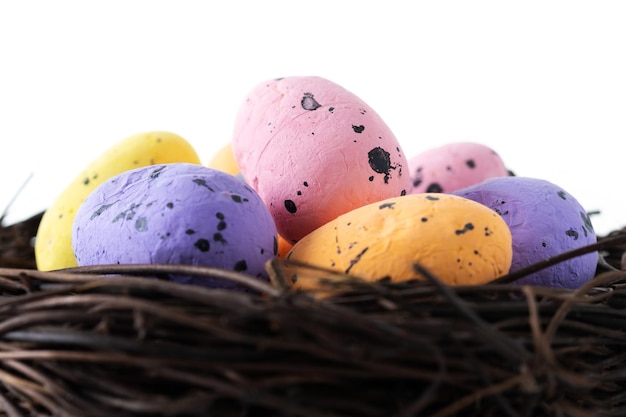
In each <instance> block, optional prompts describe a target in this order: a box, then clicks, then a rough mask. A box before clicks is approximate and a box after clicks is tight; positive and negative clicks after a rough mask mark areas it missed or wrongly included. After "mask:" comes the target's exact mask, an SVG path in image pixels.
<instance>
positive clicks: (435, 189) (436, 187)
mask: <svg viewBox="0 0 626 417" xmlns="http://www.w3.org/2000/svg"><path fill="white" fill-rule="evenodd" d="M426 192H427V193H442V192H443V188H442V187H441V185H440V184H438V183H436V182H433V183H432V184H430V185H429V186H428V188H427V189H426Z"/></svg>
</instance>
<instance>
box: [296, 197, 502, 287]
mask: <svg viewBox="0 0 626 417" xmlns="http://www.w3.org/2000/svg"><path fill="white" fill-rule="evenodd" d="M286 259H287V260H292V261H297V262H298V263H305V264H308V265H312V266H317V267H323V268H329V269H332V270H335V271H338V272H340V273H343V274H348V275H353V276H356V277H360V278H364V279H367V280H374V281H375V280H380V279H383V278H384V279H389V280H391V281H405V280H410V279H421V278H423V277H421V276H419V275H417V274H416V272H415V271H414V267H413V266H414V264H419V265H421V266H422V267H425V268H426V269H427V270H429V271H430V272H431V273H432V274H434V275H435V276H436V277H437V278H439V279H440V280H441V281H442V282H444V283H446V284H449V285H472V284H484V283H487V282H490V281H492V280H494V279H495V278H498V277H499V276H501V275H503V274H505V273H508V271H509V267H510V265H511V259H512V247H511V233H510V231H509V228H508V227H507V225H506V223H505V222H504V221H503V220H502V218H501V217H500V216H499V215H498V214H497V213H495V212H494V211H493V210H490V209H488V208H487V207H485V206H484V205H482V204H479V203H476V202H475V201H472V200H469V199H466V198H462V197H458V196H454V195H447V194H437V193H423V194H409V195H406V196H401V197H393V198H390V199H386V200H383V201H379V202H376V203H370V204H368V205H365V206H362V207H359V208H357V209H354V210H352V211H350V212H348V213H345V214H343V215H340V216H339V217H337V218H336V219H334V220H332V221H330V222H328V223H327V224H325V225H323V226H321V227H320V228H318V229H316V230H314V231H313V232H311V233H310V234H308V235H306V236H305V237H303V238H302V239H301V240H299V241H298V242H297V243H296V244H294V246H293V248H292V249H291V251H290V252H289V253H288V254H287V257H286ZM315 285H316V284H315V283H314V281H313V280H301V279H298V278H297V275H296V276H295V282H294V283H293V286H294V288H296V289H309V288H314V287H315Z"/></svg>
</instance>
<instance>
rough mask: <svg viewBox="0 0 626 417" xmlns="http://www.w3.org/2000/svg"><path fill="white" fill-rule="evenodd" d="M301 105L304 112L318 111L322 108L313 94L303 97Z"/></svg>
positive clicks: (305, 94)
mask: <svg viewBox="0 0 626 417" xmlns="http://www.w3.org/2000/svg"><path fill="white" fill-rule="evenodd" d="M300 105H301V106H302V108H303V109H304V110H309V111H313V110H317V109H319V108H320V107H322V105H321V104H319V103H318V102H317V100H315V98H314V97H313V94H311V93H304V95H303V96H302V100H300Z"/></svg>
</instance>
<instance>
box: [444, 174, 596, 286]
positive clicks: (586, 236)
mask: <svg viewBox="0 0 626 417" xmlns="http://www.w3.org/2000/svg"><path fill="white" fill-rule="evenodd" d="M452 194H455V195H458V196H461V197H465V198H468V199H470V200H474V201H477V202H479V203H481V204H484V205H486V206H487V207H490V208H491V209H493V210H495V211H496V212H497V213H499V214H500V216H501V217H502V218H503V219H504V221H505V222H506V224H507V225H508V226H509V228H510V230H511V235H512V238H513V261H512V264H511V272H514V271H517V270H519V269H521V268H524V267H527V266H529V265H533V264H535V263H537V262H539V261H543V260H545V259H548V258H551V257H553V256H556V255H559V254H561V253H565V252H568V251H570V250H574V249H577V248H580V247H583V246H587V245H590V244H593V243H596V241H597V238H596V233H595V232H594V229H593V225H592V223H591V220H590V218H589V215H588V214H587V212H586V211H585V209H584V208H583V207H582V205H581V204H580V203H579V202H578V200H576V198H574V196H572V195H571V194H569V193H568V192H567V191H565V190H564V189H562V188H561V187H559V186H557V185H555V184H553V183H551V182H549V181H546V180H542V179H537V178H528V177H498V178H490V179H487V180H485V181H483V182H481V183H480V184H476V185H472V186H469V187H466V188H463V189H461V190H457V191H455V192H453V193H452ZM597 262H598V254H597V252H592V253H588V254H585V255H582V256H578V257H575V258H571V259H569V260H567V261H564V262H561V263H559V264H556V265H554V266H551V267H549V268H545V269H543V270H540V271H538V272H535V273H533V274H531V275H528V276H525V277H523V278H521V279H519V280H517V281H516V283H519V284H530V285H542V286H549V287H559V288H569V289H575V288H578V287H580V286H581V285H582V284H584V283H585V282H587V281H589V280H590V279H592V278H593V277H594V276H595V273H596V266H597Z"/></svg>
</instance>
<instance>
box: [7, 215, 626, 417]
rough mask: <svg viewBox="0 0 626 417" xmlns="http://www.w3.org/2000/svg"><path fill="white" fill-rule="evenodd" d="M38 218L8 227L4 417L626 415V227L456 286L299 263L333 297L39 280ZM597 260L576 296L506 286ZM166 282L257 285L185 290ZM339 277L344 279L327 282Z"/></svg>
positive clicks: (101, 278)
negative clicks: (585, 257)
mask: <svg viewBox="0 0 626 417" xmlns="http://www.w3.org/2000/svg"><path fill="white" fill-rule="evenodd" d="M39 219H40V216H34V217H32V218H30V219H27V220H25V221H23V222H21V223H18V224H15V225H12V226H8V227H2V228H0V292H1V293H2V296H1V297H0V415H1V416H11V417H17V416H106V417H110V416H181V417H182V416H185V417H187V416H294V417H296V416H298V417H329V416H334V417H348V416H350V417H352V416H359V417H369V416H372V417H373V416H376V417H378V416H386V417H387V416H397V417H408V416H433V417H434V416H437V417H444V416H481V417H485V416H499V417H501V416H533V417H537V416H576V417H578V416H581V417H582V416H594V417H598V416H620V415H626V333H625V332H624V329H626V309H625V307H626V272H624V271H622V268H621V258H622V254H623V253H624V251H625V249H626V231H621V230H618V231H616V232H614V233H612V234H610V235H608V236H605V237H602V238H600V239H599V241H598V244H597V245H594V246H590V247H586V248H582V249H580V250H577V251H573V252H571V253H568V254H563V255H561V256H559V257H556V258H553V259H549V260H546V261H545V262H542V263H541V264H538V265H534V266H532V267H531V268H528V269H526V270H525V271H521V272H519V273H517V275H515V276H513V275H511V276H508V277H503V278H502V279H500V280H498V281H497V282H494V283H492V284H487V285H480V286H460V287H449V286H445V285H442V284H441V283H440V282H439V281H438V280H437V278H436V277H434V276H431V275H430V274H428V271H424V270H421V269H420V267H419V265H416V268H417V269H419V272H420V273H422V275H425V276H426V277H427V280H425V281H421V282H404V283H391V282H375V283H372V282H369V283H368V282H363V281H361V280H359V279H357V278H355V277H350V276H336V275H334V273H332V272H330V271H323V270H317V269H313V268H312V267H310V266H307V265H291V266H290V268H297V269H298V270H300V271H302V275H303V276H307V277H308V278H307V279H316V280H319V281H320V284H319V285H320V288H322V290H324V291H325V294H327V295H328V294H332V296H326V297H323V298H322V297H318V296H315V294H311V293H302V292H294V291H291V290H290V288H289V286H288V285H285V282H286V280H285V273H286V272H285V266H286V264H285V263H284V261H278V260H274V261H272V262H270V263H268V265H267V268H268V272H269V273H270V275H271V277H272V280H271V282H269V283H265V282H260V281H258V280H257V279H254V278H252V277H249V276H246V275H244V274H241V273H235V272H231V271H224V270H219V269H214V268H206V267H193V266H189V265H115V266H98V267H82V268H72V269H68V270H62V271H49V272H43V271H37V270H36V268H35V267H34V256H33V252H32V245H31V244H30V242H31V240H32V237H33V236H34V233H35V231H36V227H37V224H38V220H39ZM592 250H598V251H599V253H600V257H599V261H598V270H597V274H596V276H595V278H594V279H593V280H592V281H590V282H589V283H587V284H586V285H585V286H583V287H582V288H580V289H578V290H564V289H556V288H544V287H531V286H520V285H516V284H513V283H510V282H511V281H513V280H514V279H515V278H519V276H520V275H523V274H524V273H530V272H532V270H533V269H535V270H536V269H539V268H543V267H546V266H548V265H550V264H552V263H556V262H559V261H563V260H565V259H568V258H569V257H573V256H578V255H580V254H582V253H585V252H589V251H592ZM168 274H190V275H198V276H207V277H212V278H216V279H221V280H229V281H236V282H238V283H239V284H241V285H243V286H245V287H247V288H248V289H249V291H228V290H221V289H209V288H203V287H196V286H191V285H184V284H177V283H174V282H170V281H167V280H165V279H163V277H164V276H167V275H168ZM331 275H334V276H331Z"/></svg>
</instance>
